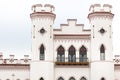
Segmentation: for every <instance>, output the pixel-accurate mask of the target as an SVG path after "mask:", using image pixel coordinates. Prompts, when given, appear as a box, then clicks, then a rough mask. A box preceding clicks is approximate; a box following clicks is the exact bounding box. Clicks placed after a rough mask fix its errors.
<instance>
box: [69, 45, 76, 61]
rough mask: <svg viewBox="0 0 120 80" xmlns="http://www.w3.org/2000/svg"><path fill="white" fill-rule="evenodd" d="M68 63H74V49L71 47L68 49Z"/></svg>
mask: <svg viewBox="0 0 120 80" xmlns="http://www.w3.org/2000/svg"><path fill="white" fill-rule="evenodd" d="M68 61H69V62H76V49H75V47H74V46H73V45H71V46H70V48H69V49H68Z"/></svg>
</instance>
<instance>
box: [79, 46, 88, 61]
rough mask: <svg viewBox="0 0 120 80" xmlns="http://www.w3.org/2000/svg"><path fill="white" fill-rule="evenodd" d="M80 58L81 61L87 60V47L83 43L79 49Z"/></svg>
mask: <svg viewBox="0 0 120 80" xmlns="http://www.w3.org/2000/svg"><path fill="white" fill-rule="evenodd" d="M79 60H80V62H85V61H87V49H86V47H85V46H84V45H82V46H81V48H80V49H79Z"/></svg>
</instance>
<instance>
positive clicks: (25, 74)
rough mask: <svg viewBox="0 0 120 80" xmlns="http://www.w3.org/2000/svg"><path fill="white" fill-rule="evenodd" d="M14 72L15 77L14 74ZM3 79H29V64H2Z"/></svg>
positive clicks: (0, 70) (1, 73) (1, 77)
mask: <svg viewBox="0 0 120 80" xmlns="http://www.w3.org/2000/svg"><path fill="white" fill-rule="evenodd" d="M13 74H14V77H13V76H12V75H13ZM0 79H1V80H6V79H9V80H17V79H19V80H29V79H30V69H29V66H0Z"/></svg>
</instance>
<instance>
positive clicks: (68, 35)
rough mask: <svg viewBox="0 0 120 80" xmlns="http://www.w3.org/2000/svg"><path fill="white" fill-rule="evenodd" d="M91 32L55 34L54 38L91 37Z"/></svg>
mask: <svg viewBox="0 0 120 80" xmlns="http://www.w3.org/2000/svg"><path fill="white" fill-rule="evenodd" d="M90 37H91V35H90V34H54V39H90Z"/></svg>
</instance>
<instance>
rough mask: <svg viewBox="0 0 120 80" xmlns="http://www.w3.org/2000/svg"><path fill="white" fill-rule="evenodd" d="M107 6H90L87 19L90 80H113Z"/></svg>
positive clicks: (110, 23) (109, 11)
mask: <svg viewBox="0 0 120 80" xmlns="http://www.w3.org/2000/svg"><path fill="white" fill-rule="evenodd" d="M111 8H112V6H111V5H109V4H104V5H100V4H94V5H91V7H90V9H89V11H90V13H89V15H88V19H89V21H90V25H91V65H90V67H91V79H90V80H114V63H113V49H112V20H113V16H114V14H112V12H111Z"/></svg>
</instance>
